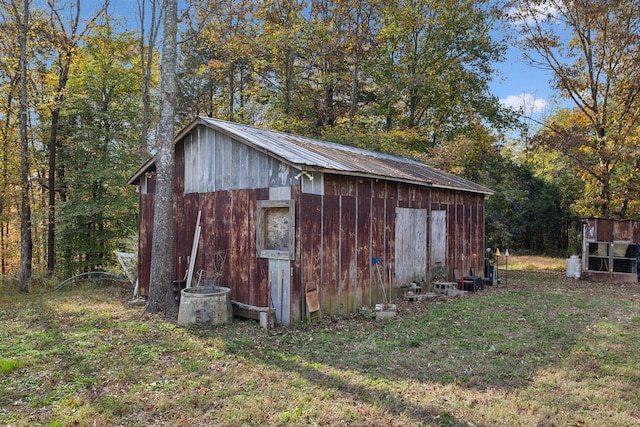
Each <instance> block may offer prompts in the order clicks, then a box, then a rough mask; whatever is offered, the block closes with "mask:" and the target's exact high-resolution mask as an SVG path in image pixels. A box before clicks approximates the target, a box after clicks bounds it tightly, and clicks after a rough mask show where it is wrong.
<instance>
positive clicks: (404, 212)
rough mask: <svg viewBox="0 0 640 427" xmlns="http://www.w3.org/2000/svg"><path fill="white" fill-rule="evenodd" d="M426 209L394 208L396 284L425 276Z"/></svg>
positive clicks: (402, 283) (424, 277) (406, 282)
mask: <svg viewBox="0 0 640 427" xmlns="http://www.w3.org/2000/svg"><path fill="white" fill-rule="evenodd" d="M426 276H427V210H426V209H411V208H396V265H395V282H396V285H404V284H408V283H410V282H412V281H414V280H417V281H420V280H422V279H426V278H427V277H426Z"/></svg>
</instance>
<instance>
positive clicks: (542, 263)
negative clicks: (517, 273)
mask: <svg viewBox="0 0 640 427" xmlns="http://www.w3.org/2000/svg"><path fill="white" fill-rule="evenodd" d="M498 261H499V266H500V269H501V270H503V269H505V268H507V267H508V268H509V270H526V271H565V269H566V266H567V265H566V262H567V260H566V259H564V258H550V257H545V256H539V255H511V256H509V258H508V259H507V258H506V257H505V256H504V254H502V256H501V257H500V258H499V259H498Z"/></svg>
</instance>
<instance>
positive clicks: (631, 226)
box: [582, 218, 640, 282]
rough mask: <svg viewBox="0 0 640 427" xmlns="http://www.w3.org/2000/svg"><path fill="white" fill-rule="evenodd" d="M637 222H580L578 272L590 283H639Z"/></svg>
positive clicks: (599, 220) (639, 237) (595, 220)
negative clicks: (580, 251) (579, 264)
mask: <svg viewBox="0 0 640 427" xmlns="http://www.w3.org/2000/svg"><path fill="white" fill-rule="evenodd" d="M639 265H640V222H638V221H633V220H614V219H597V218H589V219H583V220H582V270H583V271H584V273H585V276H586V278H589V279H591V280H594V281H602V280H604V281H612V282H638V281H639V280H640V269H639V268H638V266H639Z"/></svg>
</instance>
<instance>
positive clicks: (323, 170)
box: [290, 164, 494, 196]
mask: <svg viewBox="0 0 640 427" xmlns="http://www.w3.org/2000/svg"><path fill="white" fill-rule="evenodd" d="M290 166H292V167H294V168H296V169H298V170H301V171H308V172H320V173H330V174H334V175H341V176H353V177H356V178H365V179H376V180H384V181H393V182H401V183H403V184H411V185H417V186H420V187H429V188H439V189H443V190H452V191H463V192H467V193H475V194H484V195H486V196H492V195H493V194H494V191H493V190H491V189H489V188H485V187H482V188H477V189H475V188H464V187H457V186H454V185H444V184H437V183H433V182H431V181H421V180H415V179H407V178H394V177H390V176H387V175H375V174H368V173H363V172H358V171H353V170H336V169H328V168H320V167H314V166H311V165H302V164H290ZM479 187H481V186H479Z"/></svg>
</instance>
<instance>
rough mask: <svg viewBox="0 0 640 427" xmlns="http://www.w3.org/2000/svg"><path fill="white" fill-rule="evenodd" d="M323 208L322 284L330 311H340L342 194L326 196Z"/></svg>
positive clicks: (326, 304)
mask: <svg viewBox="0 0 640 427" xmlns="http://www.w3.org/2000/svg"><path fill="white" fill-rule="evenodd" d="M322 203H323V209H322V229H323V233H322V235H323V236H322V270H321V271H320V276H319V279H320V284H321V285H322V286H321V291H322V295H321V296H322V298H323V299H325V307H326V310H327V312H328V313H332V314H337V313H339V311H340V286H339V285H340V244H341V241H340V221H341V215H340V196H335V195H330V196H324V197H323V200H322Z"/></svg>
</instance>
